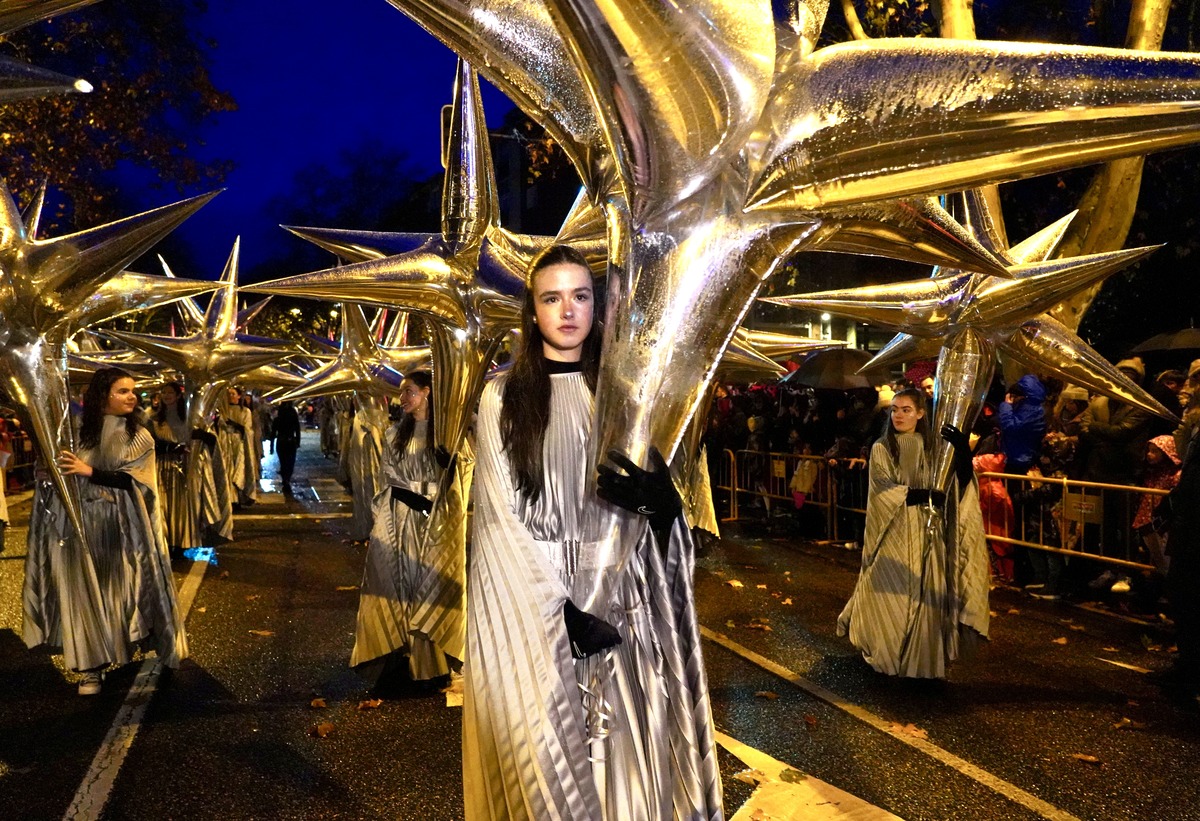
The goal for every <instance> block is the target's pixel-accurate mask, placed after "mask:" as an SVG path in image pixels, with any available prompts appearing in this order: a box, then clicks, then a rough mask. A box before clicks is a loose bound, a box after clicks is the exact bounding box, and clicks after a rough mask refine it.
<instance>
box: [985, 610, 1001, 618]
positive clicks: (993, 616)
mask: <svg viewBox="0 0 1200 821" xmlns="http://www.w3.org/2000/svg"><path fill="white" fill-rule="evenodd" d="M988 615H989V616H991V617H992V618H993V619H994V618H996V617H997V616H999V615H1000V614H999V613H997V612H996V611H995V610H989V611H988Z"/></svg>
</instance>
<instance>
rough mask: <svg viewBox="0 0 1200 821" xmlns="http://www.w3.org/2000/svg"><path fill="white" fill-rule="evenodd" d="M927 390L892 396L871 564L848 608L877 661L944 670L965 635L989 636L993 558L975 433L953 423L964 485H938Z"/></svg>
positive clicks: (951, 436) (898, 671)
mask: <svg viewBox="0 0 1200 821" xmlns="http://www.w3.org/2000/svg"><path fill="white" fill-rule="evenodd" d="M925 404H926V396H925V393H924V391H921V390H917V389H915V388H908V389H905V390H902V391H900V392H899V393H897V394H896V395H895V396H894V397H893V398H892V407H891V415H890V421H889V423H888V426H887V430H886V432H885V433H884V435H883V436H882V437H880V438H879V439H878V440H877V441H876V442H875V444H874V445H873V446H872V448H871V458H870V462H869V466H868V472H869V479H868V491H867V493H868V495H867V525H866V535H865V537H864V539H863V553H862V569H861V570H860V572H859V576H858V583H857V584H856V585H855V588H854V594H853V595H852V596H851V597H850V601H849V602H848V603H847V604H846V607H845V609H843V610H842V613H841V615H840V616H839V617H838V634H839V635H843V636H844V635H849V637H850V642H851V643H852V644H853V645H854V646H855V647H857V648H858V649H859V650H861V651H862V654H863V658H864V659H865V660H866V661H867V663H868V664H870V665H871V666H872V667H873V668H874V669H875V670H877V671H879V672H881V673H887V674H889V675H895V676H906V677H911V678H944V677H945V675H946V666H947V664H948V663H949V662H951V661H953V660H955V659H956V658H958V656H959V654H960V650H961V648H962V645H963V643H964V640H965V641H967V642H969V641H971V640H972V639H973V638H974V637H976V636H983V637H986V636H987V632H988V601H987V597H988V565H987V547H986V545H985V544H984V540H983V520H982V514H981V512H980V507H979V497H978V495H977V491H975V489H974V482H973V481H972V477H973V475H974V474H973V469H972V465H971V456H970V448H969V445H968V444H967V440H966V436H965V435H964V434H962V433H961V431H958V430H957V429H956V428H952V427H950V426H946V427H945V428H943V430H942V437H943V438H945V439H947V440H948V441H950V442H951V444H952V445H953V447H954V449H955V454H956V455H955V479H954V484H955V487H956V490H957V492H951V493H950V494H949V495H943V494H942V493H941V492H940V491H938V490H935V489H932V481H931V477H930V468H931V465H932V463H933V458H932V457H933V437H932V436H931V434H930V431H929V421H928V418H927V412H926V408H925Z"/></svg>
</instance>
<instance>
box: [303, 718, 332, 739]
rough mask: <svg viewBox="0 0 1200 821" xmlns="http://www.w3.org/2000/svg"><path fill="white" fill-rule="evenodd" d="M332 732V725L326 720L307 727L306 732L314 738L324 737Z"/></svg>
mask: <svg viewBox="0 0 1200 821" xmlns="http://www.w3.org/2000/svg"><path fill="white" fill-rule="evenodd" d="M332 732H333V725H332V724H331V723H329V722H328V721H322V722H321V723H320V724H314V725H313V726H311V727H309V728H308V734H309V735H311V736H315V737H316V738H324V737H325V736H327V735H329V734H330V733H332Z"/></svg>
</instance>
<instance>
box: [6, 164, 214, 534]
mask: <svg viewBox="0 0 1200 821" xmlns="http://www.w3.org/2000/svg"><path fill="white" fill-rule="evenodd" d="M212 196H213V195H212V194H208V195H205V196H202V197H195V198H193V199H190V200H184V201H182V202H178V203H175V204H173V205H167V206H164V207H162V208H157V209H155V210H153V211H147V212H145V213H143V214H138V215H137V216H133V217H126V218H125V219H122V220H118V221H116V222H110V223H107V224H105V225H101V226H98V227H96V228H89V229H87V230H84V231H79V232H76V233H74V234H68V235H66V236H61V237H55V238H53V239H39V238H37V225H38V222H39V218H40V209H41V206H40V203H41V198H40V196H39V197H35V198H34V201H33V204H32V205H31V207H30V209H29V214H28V220H29V222H28V224H26V222H25V220H24V219H23V218H22V215H21V214H20V213H19V211H18V210H17V204H16V202H15V201H14V200H13V198H12V195H11V194H10V193H9V190H8V187H7V186H6V185H4V184H3V182H0V381H2V382H3V385H4V387H5V389H6V390H7V391H8V394H9V396H11V397H12V399H13V401H14V402H15V403H16V404H17V405H18V406H19V410H20V412H21V413H22V415H24V416H25V418H26V420H27V421H28V423H29V428H30V430H31V431H32V432H33V436H34V438H35V439H36V440H37V442H38V446H39V447H40V449H41V452H42V453H43V454H54V453H57V452H58V451H59V450H60V449H63V448H67V449H71V450H73V449H74V442H73V441H72V433H71V427H70V423H69V420H68V415H67V402H68V392H67V379H66V375H67V362H66V356H67V347H66V343H67V340H68V339H69V338H70V336H71V335H72V334H73V333H74V332H75V331H77V330H80V326H79V325H78V324H75V323H86V322H98V321H102V320H103V319H106V318H108V317H109V316H111V315H114V314H115V313H122V312H124V311H125V310H126V309H127V307H128V302H126V301H125V300H123V299H121V298H120V297H119V296H114V295H113V294H112V293H111V292H109V293H108V294H107V295H105V294H101V295H99V296H98V295H97V294H98V292H100V291H102V290H103V289H104V288H105V285H106V283H108V282H110V281H111V280H112V279H113V278H114V277H116V276H117V275H118V274H119V273H120V272H121V271H122V269H124V267H125V266H126V265H128V264H129V263H130V262H132V261H133V260H134V259H136V258H137V257H139V256H141V255H142V254H143V253H145V252H146V251H147V250H148V249H149V248H150V247H151V246H153V245H154V244H155V243H157V242H158V241H159V240H161V239H162V238H163V237H164V236H166V235H167V234H168V233H170V231H171V230H172V229H174V228H175V227H176V226H177V225H179V223H181V222H183V220H184V219H186V218H187V217H188V216H190V215H191V214H192V213H194V212H195V211H196V210H197V209H198V208H200V206H202V205H204V203H206V202H208V200H209V199H211V198H212ZM30 229H32V230H30ZM160 285H161V286H162V290H161V291H156V288H155V286H154V285H153V284H147V290H146V292H145V294H144V295H143V297H142V301H146V299H147V298H148V296H146V295H148V294H149V293H152V292H157V293H160V294H166V293H169V292H170V290H171V287H172V286H169V284H168V283H167V280H165V279H164V280H162V282H161V283H160ZM174 287H179V286H174ZM186 287H190V286H186ZM46 461H47V462H48V463H49V468H50V473H51V478H52V479H53V482H54V485H55V487H56V489H57V490H58V492H59V494H60V495H61V496H62V498H63V501H64V504H65V506H66V509H67V513H68V515H69V516H70V517H71V522H72V524H73V525H74V526H75V528H76V531H77V532H79V533H82V532H83V531H82V529H81V519H80V513H79V511H80V508H79V499H78V495H77V492H78V488H77V484H76V483H75V482H71V481H67V479H66V477H64V476H63V475H62V474H61V473H59V471H58V469H57V467H56V466H55V464H54V461H53V460H52V459H47V460H46Z"/></svg>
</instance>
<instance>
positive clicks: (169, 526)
mask: <svg viewBox="0 0 1200 821" xmlns="http://www.w3.org/2000/svg"><path fill="white" fill-rule="evenodd" d="M150 432H151V433H152V434H153V435H154V455H155V458H156V459H157V461H158V491H159V501H160V504H161V505H162V514H163V521H164V522H165V523H166V531H167V546H168V547H169V548H170V549H171V553H172V555H175V554H176V553H178V552H179V551H182V550H186V549H187V548H190V547H197V546H199V545H200V544H201V543H202V542H201V540H200V539H199V537H198V536H199V534H198V533H197V526H198V524H199V523H198V522H197V520H196V519H195V518H194V516H193V513H192V506H191V504H189V502H188V498H187V476H186V471H187V451H188V444H189V443H190V442H191V428H190V427H189V426H188V406H187V402H186V401H185V399H184V396H183V388H182V387H181V386H179V385H177V384H175V383H173V382H168V383H167V384H166V385H163V387H162V390H161V391H159V394H158V410H157V411H156V412H155V414H154V417H153V419H151V422H150Z"/></svg>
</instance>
